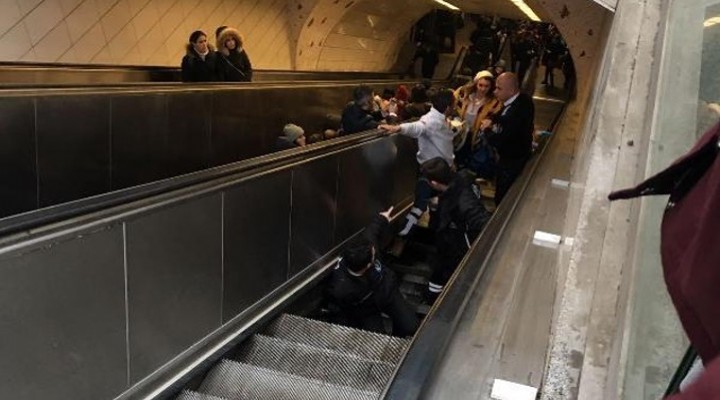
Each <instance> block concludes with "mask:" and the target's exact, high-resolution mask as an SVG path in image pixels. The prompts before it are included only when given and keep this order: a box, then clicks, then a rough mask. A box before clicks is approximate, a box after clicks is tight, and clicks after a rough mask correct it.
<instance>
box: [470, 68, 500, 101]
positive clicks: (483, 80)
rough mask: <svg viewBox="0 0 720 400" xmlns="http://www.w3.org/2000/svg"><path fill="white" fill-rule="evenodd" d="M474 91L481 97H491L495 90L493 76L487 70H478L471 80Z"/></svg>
mask: <svg viewBox="0 0 720 400" xmlns="http://www.w3.org/2000/svg"><path fill="white" fill-rule="evenodd" d="M473 82H474V86H475V93H477V94H478V96H481V97H491V96H492V95H493V91H494V90H495V78H494V77H493V74H492V73H491V72H489V71H480V72H478V73H477V75H475V79H474V80H473Z"/></svg>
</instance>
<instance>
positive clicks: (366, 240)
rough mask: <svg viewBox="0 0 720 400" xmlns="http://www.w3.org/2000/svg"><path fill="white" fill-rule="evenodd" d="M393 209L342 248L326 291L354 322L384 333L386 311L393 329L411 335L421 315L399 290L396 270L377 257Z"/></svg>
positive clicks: (364, 327) (396, 333)
mask: <svg viewBox="0 0 720 400" xmlns="http://www.w3.org/2000/svg"><path fill="white" fill-rule="evenodd" d="M392 209H393V208H392V207H390V209H388V210H386V211H384V212H382V213H380V214H378V215H376V216H375V218H374V219H373V221H372V223H371V224H370V225H369V226H368V227H367V228H365V231H364V232H363V235H362V237H361V238H360V239H359V240H356V241H355V242H353V243H352V244H351V245H350V246H348V248H346V249H345V250H344V251H343V252H342V256H341V258H340V260H339V261H338V263H337V265H336V266H335V269H334V270H333V272H332V275H331V276H330V280H329V284H328V292H327V293H328V295H329V297H330V299H331V300H332V301H333V302H334V303H335V304H336V305H337V306H338V307H339V308H340V310H341V313H342V316H343V317H344V319H345V320H346V322H347V323H349V324H350V325H351V326H354V327H358V328H362V329H365V330H369V331H373V332H381V333H384V330H385V329H384V324H383V317H382V314H383V313H385V314H387V315H388V316H389V317H390V319H391V320H392V322H393V333H394V334H395V335H397V336H408V335H412V334H413V333H414V332H415V330H417V327H418V325H419V321H418V318H417V316H416V315H415V311H414V310H413V309H412V307H411V306H410V304H408V302H407V301H406V300H405V298H404V297H403V295H402V294H401V293H400V290H399V288H398V281H397V277H396V275H395V273H394V272H393V271H392V270H390V269H388V268H386V267H385V266H384V265H383V263H382V262H381V260H380V258H379V257H378V252H379V249H378V242H379V240H380V238H381V237H382V236H383V233H384V231H387V230H388V229H389V221H390V213H391V212H392Z"/></svg>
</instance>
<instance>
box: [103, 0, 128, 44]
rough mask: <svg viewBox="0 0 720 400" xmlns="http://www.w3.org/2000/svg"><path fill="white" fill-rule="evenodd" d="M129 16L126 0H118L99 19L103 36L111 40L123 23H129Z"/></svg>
mask: <svg viewBox="0 0 720 400" xmlns="http://www.w3.org/2000/svg"><path fill="white" fill-rule="evenodd" d="M130 18H132V15H131V14H130V8H129V7H128V5H127V0H120V1H118V2H117V3H116V4H115V5H114V6H113V7H112V8H111V9H110V11H108V13H107V14H105V16H104V17H102V19H101V20H100V23H101V25H102V28H103V32H105V37H106V38H108V40H112V38H113V37H115V35H117V34H118V32H120V30H121V29H123V28H124V27H125V25H127V24H128V23H130Z"/></svg>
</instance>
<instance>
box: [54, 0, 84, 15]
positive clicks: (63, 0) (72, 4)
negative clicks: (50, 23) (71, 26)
mask: <svg viewBox="0 0 720 400" xmlns="http://www.w3.org/2000/svg"><path fill="white" fill-rule="evenodd" d="M82 2H83V0H60V8H61V9H62V11H63V17H67V16H68V15H70V13H72V12H73V10H75V8H77V6H79V5H80V3H82Z"/></svg>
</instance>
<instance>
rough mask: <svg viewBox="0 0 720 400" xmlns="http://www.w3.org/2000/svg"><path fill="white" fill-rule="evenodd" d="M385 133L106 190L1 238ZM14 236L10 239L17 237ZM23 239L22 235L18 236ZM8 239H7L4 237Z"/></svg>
mask: <svg viewBox="0 0 720 400" xmlns="http://www.w3.org/2000/svg"><path fill="white" fill-rule="evenodd" d="M383 136H385V134H384V133H382V132H381V131H379V130H377V129H375V130H370V131H365V132H360V133H356V134H352V135H346V136H340V137H338V138H335V139H331V140H326V141H322V142H319V143H315V144H311V145H308V146H306V147H303V148H295V149H289V150H283V151H278V152H275V153H270V154H266V155H262V156H258V157H254V158H249V159H246V160H241V161H237V162H234V163H231V164H226V165H222V166H218V167H213V168H209V169H205V170H202V171H197V172H192V173H189V174H185V175H180V176H175V177H171V178H167V179H163V180H160V181H155V182H150V183H146V184H142V185H138V186H133V187H130V188H126V189H120V190H117V191H114V192H109V193H103V194H99V195H96V196H92V197H87V198H83V199H79V200H75V201H71V202H68V203H62V204H58V205H55V206H50V207H46V208H41V209H38V210H33V211H29V212H26V213H23V214H17V215H13V216H10V217H7V218H3V219H0V238H3V237H5V238H6V237H8V236H10V235H13V234H19V233H22V232H27V231H31V230H33V229H37V228H39V227H42V226H47V225H50V224H54V223H57V222H60V221H65V220H68V219H70V218H73V217H77V216H81V215H86V214H90V213H94V212H98V211H101V210H104V209H109V208H111V207H115V206H119V205H122V204H126V203H129V202H134V201H138V200H142V199H146V198H149V197H153V196H158V195H161V194H164V193H168V192H171V191H176V190H179V189H184V188H188V187H191V186H197V185H199V184H202V183H207V182H210V181H214V180H217V179H220V178H224V177H228V176H233V175H237V174H239V173H246V172H249V171H253V170H256V169H260V168H263V167H270V166H272V167H280V166H284V165H287V164H291V163H293V162H297V161H300V160H304V159H307V158H312V157H316V156H319V155H322V154H324V153H326V152H329V151H337V150H340V149H342V148H346V147H351V146H356V145H358V144H361V143H364V142H367V141H370V140H373V139H376V138H379V137H383ZM15 239H16V238H12V239H10V240H15ZM19 239H22V238H19ZM4 240H6V239H4Z"/></svg>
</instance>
